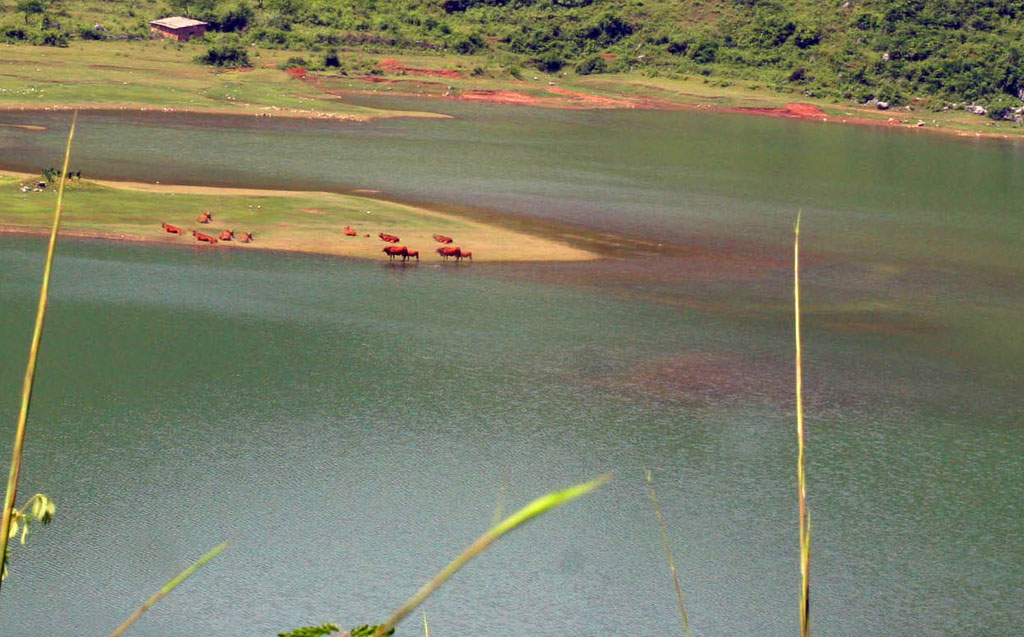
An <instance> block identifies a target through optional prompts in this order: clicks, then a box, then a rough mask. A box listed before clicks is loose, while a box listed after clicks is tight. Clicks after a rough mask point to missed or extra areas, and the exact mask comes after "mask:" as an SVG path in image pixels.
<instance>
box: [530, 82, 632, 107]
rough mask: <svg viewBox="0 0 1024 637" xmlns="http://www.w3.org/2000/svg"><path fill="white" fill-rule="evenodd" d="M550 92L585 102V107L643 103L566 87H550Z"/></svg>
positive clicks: (629, 105)
mask: <svg viewBox="0 0 1024 637" xmlns="http://www.w3.org/2000/svg"><path fill="white" fill-rule="evenodd" d="M548 92H549V93H554V94H555V95H561V96H563V97H566V98H568V99H570V100H573V101H576V102H582V103H583V104H585V108H637V107H638V106H639V105H641V104H643V102H636V101H633V100H627V99H617V98H613V97H600V96H597V95H589V94H587V93H577V92H576V91H568V90H566V89H564V88H555V87H549V88H548Z"/></svg>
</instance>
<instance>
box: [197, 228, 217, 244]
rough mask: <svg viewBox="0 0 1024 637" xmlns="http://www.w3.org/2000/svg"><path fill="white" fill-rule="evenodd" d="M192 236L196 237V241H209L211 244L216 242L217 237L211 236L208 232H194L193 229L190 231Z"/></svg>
mask: <svg viewBox="0 0 1024 637" xmlns="http://www.w3.org/2000/svg"><path fill="white" fill-rule="evenodd" d="M192 236H193V237H195V238H196V241H205V242H207V243H211V244H212V243H217V237H211V236H210V235H208V234H203V233H202V232H196V231H195V230H193V231H192Z"/></svg>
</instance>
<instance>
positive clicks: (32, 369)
mask: <svg viewBox="0 0 1024 637" xmlns="http://www.w3.org/2000/svg"><path fill="white" fill-rule="evenodd" d="M77 121H78V111H75V113H74V115H72V117H71V130H70V131H68V142H67V146H66V147H65V148H64V168H63V169H62V170H61V176H60V187H59V189H58V191H57V206H56V209H55V210H54V213H53V225H52V227H51V228H50V246H49V248H48V249H47V251H46V264H45V265H44V266H43V285H42V289H40V291H39V307H38V309H37V310H36V325H35V329H34V330H33V332H32V346H31V348H30V349H29V353H28V365H27V366H26V368H25V382H24V384H23V385H22V388H21V410H20V411H19V412H18V428H17V429H16V430H15V433H14V447H13V449H12V450H11V471H10V473H9V474H8V476H7V494H6V495H5V496H4V510H3V517H2V519H0V560H6V556H7V546H8V542H9V540H10V537H9V535H10V530H11V513H12V511H13V510H14V500H15V498H16V497H17V495H18V477H19V476H20V475H21V456H22V451H23V449H24V446H25V432H26V429H27V424H28V411H29V406H30V405H31V403H32V386H33V385H34V383H35V378H36V362H37V361H38V359H39V345H40V343H41V342H42V340H43V324H44V323H45V322H46V302H47V299H48V297H49V292H50V273H51V272H52V271H53V255H54V253H55V252H56V250H57V232H58V231H59V229H60V214H61V209H62V206H63V204H64V182H66V181H67V178H68V160H69V159H70V157H71V142H72V140H73V139H74V137H75V122H77ZM2 581H3V580H0V582H2Z"/></svg>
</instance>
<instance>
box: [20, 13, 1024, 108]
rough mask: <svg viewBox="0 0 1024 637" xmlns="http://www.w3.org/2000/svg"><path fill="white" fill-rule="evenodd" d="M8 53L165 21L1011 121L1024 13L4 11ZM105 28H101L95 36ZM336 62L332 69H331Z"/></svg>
mask: <svg viewBox="0 0 1024 637" xmlns="http://www.w3.org/2000/svg"><path fill="white" fill-rule="evenodd" d="M0 6H2V12H0V41H6V42H27V43H33V44H48V45H56V46H61V45H66V43H67V42H68V41H69V40H70V39H75V38H85V39H105V38H112V37H148V21H149V20H151V19H154V18H157V17H163V16H165V15H167V14H169V13H170V14H182V15H190V16H192V17H195V18H198V19H201V20H205V21H208V22H210V23H211V25H212V27H213V28H214V29H215V30H217V31H220V32H223V33H231V34H232V35H230V36H226V35H223V34H213V35H211V36H209V37H211V38H213V39H216V38H218V37H240V38H241V41H242V42H243V43H255V44H257V45H259V46H262V47H270V48H291V49H301V50H307V49H312V50H314V51H325V52H330V51H331V50H333V49H336V48H353V47H355V48H363V49H369V50H373V51H381V50H392V49H398V50H422V51H447V52H448V53H452V54H458V55H488V56H491V57H492V58H493V61H494V62H496V63H498V64H500V65H502V66H504V67H506V68H508V69H510V70H512V71H513V72H514V71H515V69H517V68H519V67H526V66H529V67H534V68H537V69H539V70H542V71H547V72H555V71H563V70H570V69H571V70H573V71H575V72H577V73H581V74H592V73H602V72H617V71H624V70H630V69H632V70H635V71H639V72H643V73H649V74H660V75H668V76H672V75H697V74H700V75H705V76H711V77H717V78H720V79H723V78H742V79H747V80H754V81H756V82H760V83H763V84H764V85H765V86H767V87H771V88H778V89H783V90H797V91H800V92H804V93H807V94H811V95H815V96H820V97H835V98H841V99H847V100H854V101H858V102H864V101H867V100H870V99H876V100H879V101H883V102H890V103H892V104H893V105H900V104H904V103H907V102H908V101H910V100H911V99H914V98H924V103H923V104H921V105H922V106H924V107H928V106H932V107H933V108H936V109H940V108H943V107H945V106H948V105H950V104H957V103H959V104H957V105H963V104H966V103H978V104H982V105H984V106H985V107H986V108H988V109H989V110H990V111H991V114H992V115H993V116H1000V115H1002V114H1007V115H1010V114H1011V113H1010V109H1014V108H1017V107H1019V106H1020V105H1021V100H1020V99H1018V97H1019V96H1020V95H1021V92H1022V90H1024V68H1022V62H1024V60H1022V45H1021V42H1022V40H1024V23H1022V18H1024V0H895V1H885V0H849V1H839V0H830V1H826V2H817V1H812V0H692V1H688V2H681V1H678V0H251V1H250V0H194V1H186V0H170V2H156V1H154V0H149V1H145V0H144V1H143V2H127V1H125V2H116V1H104V0H80V1H72V0H67V1H65V2H57V1H56V0H21V1H19V2H14V0H6V1H5V3H4V4H3V5H0ZM96 25H102V28H99V29H97V28H94V27H95V26H96ZM323 61H325V62H327V64H328V65H329V64H330V62H331V60H330V57H329V55H328V56H324V58H323Z"/></svg>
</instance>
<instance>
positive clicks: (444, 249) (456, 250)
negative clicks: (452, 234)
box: [437, 246, 473, 262]
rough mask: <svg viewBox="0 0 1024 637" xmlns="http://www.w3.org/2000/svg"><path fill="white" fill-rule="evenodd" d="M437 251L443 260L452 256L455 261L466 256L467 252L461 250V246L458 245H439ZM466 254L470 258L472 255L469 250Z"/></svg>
mask: <svg viewBox="0 0 1024 637" xmlns="http://www.w3.org/2000/svg"><path fill="white" fill-rule="evenodd" d="M437 253H438V254H440V255H441V256H442V257H443V258H444V260H445V261H447V260H448V259H450V258H452V257H454V258H455V261H456V262H458V261H461V260H462V259H464V258H465V257H466V256H467V253H466V252H463V251H462V248H460V247H458V246H441V247H440V248H438V249H437ZM468 255H469V257H470V258H472V257H473V253H472V252H469V253H468Z"/></svg>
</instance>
